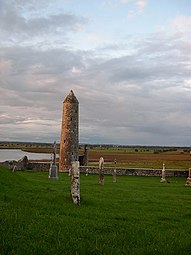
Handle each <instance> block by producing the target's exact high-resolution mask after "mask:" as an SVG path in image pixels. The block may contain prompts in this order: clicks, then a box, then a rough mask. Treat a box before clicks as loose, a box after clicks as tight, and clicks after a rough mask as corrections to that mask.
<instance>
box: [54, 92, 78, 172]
mask: <svg viewBox="0 0 191 255" xmlns="http://www.w3.org/2000/svg"><path fill="white" fill-rule="evenodd" d="M78 105H79V102H78V100H77V98H76V97H75V95H74V93H73V91H72V90H71V91H70V93H69V94H68V96H67V97H66V98H65V100H64V102H63V113H62V130H61V138H60V156H59V171H60V172H67V171H69V169H71V165H72V161H78V147H79V141H78V132H79V127H78V126H79V110H78Z"/></svg>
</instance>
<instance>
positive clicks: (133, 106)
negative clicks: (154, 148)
mask: <svg viewBox="0 0 191 255" xmlns="http://www.w3.org/2000/svg"><path fill="white" fill-rule="evenodd" d="M71 89H72V90H73V91H74V93H75V95H76V97H77V98H78V100H79V103H80V142H81V143H100V144H101V143H110V144H127V145H133V144H134V145H135V144H139V145H178V146H191V1H190V0H160V1H158V0H91V1H90V0H54V1H52V0H38V1H37V0H27V1H26V0H0V104H1V105H0V140H1V141H34V142H53V141H54V140H56V141H57V142H59V140H60V133H61V116H62V103H63V100H64V98H65V97H66V95H67V94H68V93H69V91H70V90H71Z"/></svg>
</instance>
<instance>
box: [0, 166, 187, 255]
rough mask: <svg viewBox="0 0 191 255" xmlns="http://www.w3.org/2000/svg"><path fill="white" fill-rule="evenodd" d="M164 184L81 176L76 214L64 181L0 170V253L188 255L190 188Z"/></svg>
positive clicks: (172, 182) (172, 180) (64, 178)
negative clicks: (99, 181) (102, 183)
mask: <svg viewBox="0 0 191 255" xmlns="http://www.w3.org/2000/svg"><path fill="white" fill-rule="evenodd" d="M169 180H170V183H168V184H166V183H164V184H162V183H160V178H157V177H133V176H129V177H127V176H121V177H118V178H117V183H112V177H111V176H105V186H104V187H102V186H100V185H99V184H98V176H97V175H89V176H87V177H86V176H84V175H81V205H80V206H79V207H78V206H75V205H73V204H72V202H71V199H70V179H69V177H68V175H67V174H59V180H57V181H56V180H49V179H48V173H44V172H16V173H11V172H10V171H9V170H7V169H5V168H3V167H0V221H1V222H0V254H1V255H3V254H9V255H13V254H14V255H16V254H21V255H22V254H27V255H30V254H35V255H37V254H43V255H46V254H67V255H70V254H74V255H76V254H85V255H86V254H88V255H89V254H92V255H93V254H115V255H116V254H117V255H118V254H119V255H120V254H130V255H133V254H146V255H148V254H164V255H166V254H173V255H174V254H181V255H182V254H190V249H191V242H190V240H191V203H190V198H191V189H190V188H189V187H185V186H184V184H185V178H170V179H169Z"/></svg>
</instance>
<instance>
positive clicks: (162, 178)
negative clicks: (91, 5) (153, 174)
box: [160, 163, 166, 182]
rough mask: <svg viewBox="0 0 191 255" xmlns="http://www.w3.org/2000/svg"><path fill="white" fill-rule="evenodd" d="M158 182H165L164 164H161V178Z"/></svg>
mask: <svg viewBox="0 0 191 255" xmlns="http://www.w3.org/2000/svg"><path fill="white" fill-rule="evenodd" d="M160 182H166V169H165V163H163V168H162V177H161V180H160Z"/></svg>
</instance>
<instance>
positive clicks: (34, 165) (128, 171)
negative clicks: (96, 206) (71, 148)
mask: <svg viewBox="0 0 191 255" xmlns="http://www.w3.org/2000/svg"><path fill="white" fill-rule="evenodd" d="M1 164H3V165H5V166H6V167H8V168H10V165H9V163H8V161H5V162H2V163H1ZM13 164H14V163H13ZM57 166H58V165H57ZM49 168H50V162H28V164H27V166H26V168H24V169H23V168H22V169H19V168H18V167H17V168H16V171H19V170H21V171H23V170H24V171H49ZM10 169H11V168H10ZM113 169H114V168H112V167H104V174H106V175H109V174H110V175H111V174H112V172H113ZM11 170H12V169H11ZM87 171H88V173H89V174H98V166H97V167H96V166H80V172H81V173H84V174H86V173H87ZM116 174H117V175H127V176H161V174H162V169H150V168H119V167H118V168H116ZM168 176H175V177H186V178H187V177H188V170H178V169H166V177H168Z"/></svg>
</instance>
